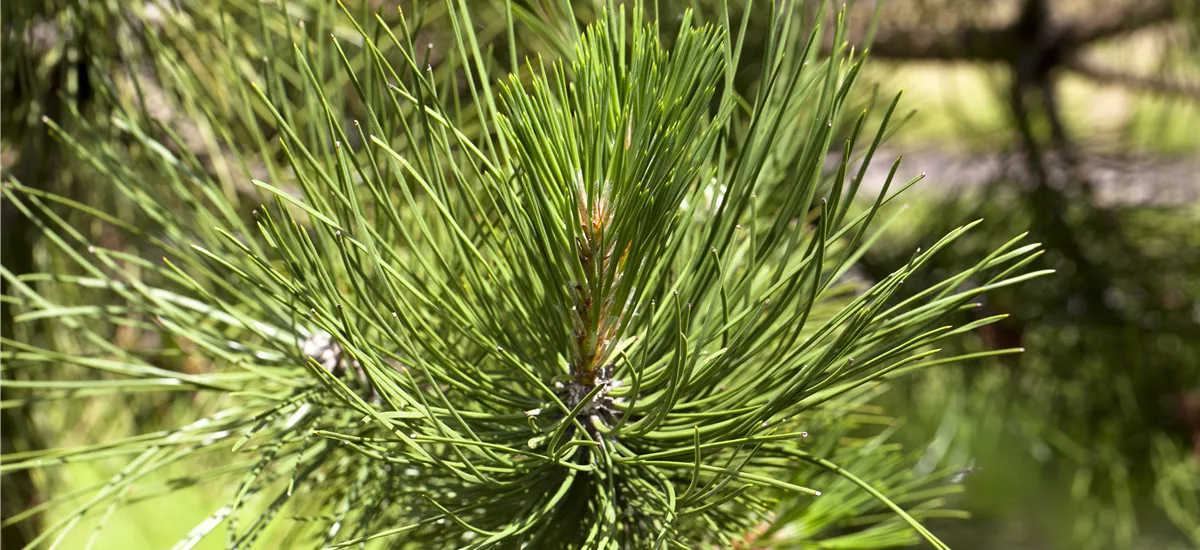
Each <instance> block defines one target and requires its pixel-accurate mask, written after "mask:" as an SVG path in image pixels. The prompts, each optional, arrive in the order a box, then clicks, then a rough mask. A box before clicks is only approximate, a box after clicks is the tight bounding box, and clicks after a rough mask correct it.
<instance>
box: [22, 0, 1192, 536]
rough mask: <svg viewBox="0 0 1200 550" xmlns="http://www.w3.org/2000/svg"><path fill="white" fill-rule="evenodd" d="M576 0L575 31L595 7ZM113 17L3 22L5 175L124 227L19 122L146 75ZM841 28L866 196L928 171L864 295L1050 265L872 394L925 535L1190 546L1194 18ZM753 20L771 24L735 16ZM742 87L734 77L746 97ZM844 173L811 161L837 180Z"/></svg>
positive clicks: (56, 9) (50, 428) (877, 15)
mask: <svg viewBox="0 0 1200 550" xmlns="http://www.w3.org/2000/svg"><path fill="white" fill-rule="evenodd" d="M577 3H578V4H580V5H581V6H583V7H581V9H580V14H581V15H580V16H581V18H583V17H586V14H587V13H588V10H587V9H586V5H588V4H590V3H589V2H577ZM760 3H761V2H760ZM123 4H124V3H106V2H86V1H80V2H21V1H17V0H13V1H9V2H5V3H4V5H3V14H2V15H3V33H4V43H3V47H4V53H3V61H4V63H3V95H2V96H0V108H2V109H3V125H2V126H0V144H2V149H0V159H2V170H3V172H4V173H5V174H8V175H12V176H15V177H16V178H17V179H19V180H20V181H22V182H25V183H26V184H29V185H34V186H40V187H41V188H44V189H52V190H55V191H58V192H62V193H66V194H67V195H69V196H72V197H74V198H76V199H77V200H80V201H84V202H87V203H89V204H95V205H98V206H101V207H106V208H108V207H111V208H114V209H118V210H119V208H120V204H116V203H110V198H109V197H107V196H106V195H105V193H106V192H105V190H104V189H103V188H98V187H96V186H92V185H89V182H88V179H87V175H86V170H82V169H80V168H79V166H80V163H79V162H78V161H77V160H71V159H69V158H67V155H66V153H65V152H64V151H63V150H62V148H61V146H60V145H58V144H56V143H55V142H53V140H51V139H50V138H49V137H48V136H47V135H46V132H45V131H44V128H43V127H42V126H41V125H40V124H39V122H40V119H41V117H42V116H48V117H50V118H52V119H55V120H60V119H64V118H69V117H67V116H66V115H67V114H68V113H70V112H72V111H78V112H80V113H82V114H83V116H101V115H102V113H97V112H94V111H95V110H98V109H102V107H100V105H101V104H102V102H101V101H99V100H98V99H97V97H96V94H97V86H95V81H96V79H101V78H104V79H109V78H111V77H113V74H114V73H117V72H121V71H124V72H125V73H127V74H132V73H136V72H137V71H139V70H142V66H141V65H139V64H138V63H139V61H138V60H137V58H136V57H135V56H132V55H131V54H130V53H129V50H127V49H125V47H124V46H123V44H124V43H125V42H126V41H132V42H136V37H137V35H138V31H137V28H138V25H141V24H153V22H154V17H155V14H156V13H161V11H159V10H169V9H171V6H170V5H169V3H168V2H163V3H161V4H159V3H158V2H148V3H145V4H144V5H138V7H136V8H129V7H125V6H123ZM371 4H373V6H371V7H380V8H386V7H388V5H389V4H392V2H372V3H371ZM402 4H404V5H405V6H409V5H410V4H411V2H402ZM521 4H531V3H530V2H521ZM532 4H534V5H540V4H541V3H538V2H532ZM546 4H553V3H546ZM713 4H715V2H711V1H709V0H694V1H676V2H667V1H663V2H660V3H659V9H660V10H661V14H662V18H663V21H664V26H667V27H669V26H670V24H671V21H674V20H675V19H673V16H672V15H671V14H675V13H679V12H680V11H681V10H682V9H684V8H688V7H692V8H695V9H696V10H698V12H699V13H700V14H702V15H703V14H708V17H709V18H710V19H711V18H712V17H715V16H714V15H712V14H713V13H714V12H713V10H714V7H713ZM409 9H414V8H411V7H410V8H409ZM735 9H740V8H737V7H736V6H735ZM734 16H735V17H740V15H737V14H736V13H735V14H734ZM480 20H481V21H483V22H484V23H483V24H485V25H486V24H489V23H488V21H489V19H488V18H486V17H481V18H480ZM847 21H848V28H849V39H850V40H851V42H853V43H860V44H867V43H869V44H870V49H869V52H870V54H869V55H870V56H871V58H872V61H871V63H869V64H868V69H866V71H865V77H866V80H867V83H868V85H866V86H860V87H859V90H860V92H861V96H862V97H859V98H857V99H856V101H859V102H861V103H862V104H863V105H864V106H866V105H869V104H877V103H885V104H886V102H888V101H890V99H891V95H892V93H894V91H895V90H899V89H903V90H904V94H903V98H902V100H901V103H900V106H899V108H898V110H897V112H896V115H895V116H896V117H897V119H899V120H903V124H901V125H898V127H897V128H896V129H895V131H893V132H892V133H891V135H890V136H889V139H888V140H887V141H886V142H885V144H884V145H883V148H882V149H881V151H880V152H879V153H877V155H876V157H877V159H883V160H877V161H876V162H875V163H874V164H873V166H872V168H871V170H872V171H871V172H869V173H868V177H867V179H866V181H867V182H868V183H870V184H873V185H879V184H881V183H882V181H883V179H884V176H885V175H886V170H887V168H888V165H889V163H890V161H891V160H892V159H894V158H895V157H897V156H901V155H903V158H904V160H903V163H902V164H901V174H904V175H909V176H911V175H914V174H917V173H920V172H925V173H926V174H927V177H926V179H925V180H924V181H923V182H922V183H920V184H918V185H917V186H916V187H915V188H914V189H913V190H912V191H911V192H909V193H908V195H907V199H906V200H907V203H908V207H909V210H910V212H909V214H908V215H907V217H905V218H904V220H903V222H902V223H898V224H894V225H892V226H891V228H890V229H889V231H888V233H887V234H886V235H885V237H884V239H883V241H882V242H881V243H880V244H879V246H877V247H875V249H874V250H873V252H872V253H870V254H868V255H867V256H866V257H865V258H864V259H863V261H862V265H861V266H860V267H861V269H860V272H861V273H862V275H863V276H864V277H867V278H882V277H883V276H884V275H886V274H887V273H889V272H891V271H892V270H893V269H895V268H896V267H898V266H899V265H901V264H903V262H904V261H906V260H907V259H908V257H909V255H910V254H911V253H912V251H913V250H914V249H915V248H917V247H919V246H927V245H929V244H932V242H933V240H934V239H936V238H937V237H939V236H941V235H943V234H945V233H946V232H947V231H949V230H950V229H952V228H953V227H956V226H958V225H961V224H962V223H963V222H965V221H968V220H972V219H978V218H982V219H984V220H985V223H983V224H981V225H980V226H979V227H978V228H976V229H975V230H974V231H973V232H972V233H971V234H970V235H969V236H968V237H967V238H964V239H961V240H960V241H958V242H957V244H956V245H955V246H954V247H952V249H951V250H950V251H949V253H947V254H943V255H941V256H940V257H939V260H938V261H940V262H941V264H940V265H938V266H936V269H934V270H931V271H929V272H927V274H928V276H929V277H930V280H938V278H939V277H940V276H941V274H944V273H948V272H952V271H954V270H957V269H961V268H962V267H963V266H966V265H972V264H973V260H974V259H977V258H978V257H980V256H981V255H982V254H985V253H986V252H987V251H989V250H992V249H994V248H995V247H996V246H998V245H999V244H1001V243H1003V242H1004V241H1006V240H1008V239H1009V238H1011V237H1012V236H1013V235H1014V234H1016V233H1019V232H1022V231H1029V232H1031V233H1032V235H1033V236H1034V238H1035V239H1036V240H1037V241H1040V242H1042V243H1044V245H1045V249H1046V253H1045V254H1044V255H1042V256H1041V257H1040V258H1039V259H1038V260H1037V267H1049V268H1053V269H1055V270H1057V274H1056V275H1054V276H1052V277H1044V278H1039V279H1036V280H1034V281H1032V282H1029V283H1026V284H1023V285H1020V286H1017V287H1012V288H1006V289H999V290H996V291H993V292H990V293H988V295H987V299H986V302H985V303H983V305H982V307H981V308H980V309H979V310H977V311H976V312H975V313H973V314H974V315H978V316H981V317H986V316H990V315H994V314H998V313H1008V314H1010V316H1009V317H1008V318H1007V319H1005V320H1004V321H1003V322H1001V323H998V324H995V325H990V326H988V327H987V328H986V330H984V331H980V332H978V333H976V334H973V335H971V336H969V337H967V338H963V339H962V340H960V341H958V342H957V343H956V344H955V345H957V346H960V347H961V349H960V350H957V351H960V352H970V351H982V350H987V349H1000V348H1009V347H1023V348H1025V350H1026V351H1025V353H1023V354H1021V355H1015V356H1004V357H1003V358H995V359H987V360H981V361H976V362H967V363H962V364H957V365H953V366H949V367H942V368H939V369H938V370H935V371H931V372H927V373H923V374H920V375H918V376H915V377H909V378H904V379H900V380H898V381H897V382H896V383H895V386H896V387H895V388H894V390H893V391H891V392H889V393H888V394H886V395H885V396H884V397H883V398H882V399H883V402H882V403H880V405H881V406H882V407H883V408H884V410H886V411H888V413H889V414H891V415H894V416H896V417H897V418H899V419H901V420H902V422H903V426H902V428H901V429H900V430H899V431H898V432H897V433H898V434H899V437H901V438H902V439H903V440H904V441H905V442H906V444H908V445H910V446H912V447H914V448H918V449H919V448H924V449H925V451H924V455H923V457H922V460H921V461H920V462H919V463H918V466H917V467H918V469H922V468H923V469H926V470H927V471H933V470H934V469H935V468H938V467H941V466H944V465H946V464H956V465H960V466H961V469H960V471H959V473H958V474H957V477H958V478H959V479H956V480H955V481H958V482H961V483H962V484H963V486H964V487H965V488H966V490H965V491H964V492H963V493H962V494H961V495H960V496H959V497H957V500H956V501H954V502H953V503H952V505H953V507H955V508H958V509H961V510H965V511H968V512H970V514H971V518H970V519H966V520H963V519H946V520H935V521H934V523H933V525H932V526H931V527H932V528H933V530H934V532H936V533H938V534H939V535H940V536H943V537H944V538H945V540H946V541H947V542H948V543H949V544H950V545H951V546H953V547H955V548H967V549H972V548H980V549H985V550H986V549H1002V548H1005V549H1007V548H1031V549H1046V550H1051V549H1071V548H1088V549H1090V548H1101V549H1103V548H1112V549H1160V548H1161V549H1169V548H1179V549H1186V548H1200V40H1198V36H1200V2H1196V0H889V1H883V2H879V3H876V2H863V1H860V2H856V3H854V4H853V5H851V6H849V7H848V8H847ZM755 24H765V21H760V20H759V18H758V15H757V14H752V17H751V25H755ZM434 28H435V29H436V27H434ZM751 32H753V29H751ZM431 33H433V34H432V35H431V36H433V37H434V38H436V31H431ZM744 55H745V56H749V57H750V58H753V56H755V55H761V52H755V51H754V50H753V49H752V48H751V49H749V50H747V51H746V52H744ZM498 57H504V56H498ZM430 61H431V62H432V63H434V64H436V62H437V59H436V56H435V57H434V58H433V59H431V60H430ZM753 80H754V78H753V75H752V74H747V75H746V82H747V84H746V85H747V86H748V87H751V86H753V85H754V82H753ZM876 91H877V92H878V93H877V94H876V93H874V92H876ZM130 93H135V91H133V90H131V91H130ZM136 93H140V94H145V97H146V99H145V100H144V104H145V105H146V106H147V110H148V114H150V115H153V116H156V117H172V116H178V113H171V112H157V113H156V112H153V111H154V108H155V102H154V91H153V90H137V91H136ZM878 111H880V109H875V110H874V111H873V112H878ZM873 116H874V115H873ZM178 129H179V131H180V132H181V133H186V132H187V131H189V127H187V125H186V124H180V125H179V127H178ZM202 134H203V132H197V136H196V137H195V139H197V140H201V141H202V140H203V139H204V137H205V136H204V135H202ZM184 137H185V140H186V137H187V136H186V135H185V136H184ZM839 153H840V151H831V155H830V159H831V167H832V166H834V165H835V163H836V159H837V155H838V154H839ZM213 163H214V166H216V168H214V169H219V162H218V160H216V159H214V160H213ZM876 171H878V173H876ZM905 179H907V178H905ZM3 208H4V209H3V229H2V237H3V245H2V248H0V252H2V254H3V264H4V266H5V268H7V269H9V270H10V271H11V272H13V273H16V274H20V273H28V272H33V271H40V270H52V269H53V265H52V262H53V261H54V259H53V258H49V257H45V256H43V255H41V254H40V252H39V251H40V249H39V246H38V242H37V239H36V237H35V236H36V231H34V228H33V227H32V226H31V222H30V221H29V220H28V219H26V218H24V217H23V216H20V215H18V213H17V212H15V211H13V208H12V205H11V204H9V203H7V202H5V204H4V206H3ZM48 264H49V265H48ZM927 282H928V281H912V282H911V283H909V284H906V287H907V288H909V289H910V291H911V290H913V289H919V288H923V287H924V286H926V284H927ZM3 308H4V311H3V319H2V320H0V324H2V326H3V331H4V337H5V338H10V339H11V338H17V337H22V336H20V335H17V334H16V333H15V332H14V331H15V330H16V329H14V324H13V322H12V313H11V312H10V307H9V303H8V302H4V303H3ZM23 330H34V331H36V330H38V329H37V327H36V326H34V327H26V328H25V329H23ZM24 337H28V335H25V336H24ZM38 337H39V338H43V339H50V340H53V339H60V338H66V337H65V336H61V335H55V334H40V335H39V336H38ZM128 337H129V338H130V341H129V342H128V344H129V345H131V346H133V345H138V342H137V341H136V335H134V334H132V333H131V334H130V335H128ZM64 345H68V346H69V345H70V344H69V342H65V341H64ZM175 366H176V367H177V368H203V365H197V364H192V363H183V362H181V363H179V364H177V365H175ZM22 375H23V374H21V373H14V372H11V371H7V370H6V371H5V377H6V378H11V377H17V378H19V377H20V376H22ZM189 406H193V404H191V403H189V402H186V401H179V400H178V399H164V400H162V401H161V402H159V403H156V404H154V406H152V407H143V408H139V409H138V410H137V411H133V410H130V411H124V412H120V411H118V412H114V411H111V410H107V409H105V410H103V411H98V410H91V409H89V408H88V407H87V405H86V404H82V405H79V406H78V408H74V409H71V410H69V411H62V410H54V409H46V408H42V409H37V408H20V409H17V408H14V407H11V406H8V405H0V415H3V426H2V430H3V433H2V435H3V445H4V449H3V452H4V453H5V454H8V453H13V452H21V451H24V450H28V449H33V448H38V447H40V446H44V445H47V444H51V443H53V444H62V443H63V442H72V441H79V440H81V438H82V436H83V435H84V434H88V433H91V432H94V431H95V430H120V429H122V426H129V425H138V426H141V427H142V429H145V427H146V426H156V425H159V424H162V425H170V422H169V419H170V418H171V417H172V415H177V414H180V412H181V411H182V410H186V408H187V407H189ZM31 411H33V412H31ZM119 466H120V464H119V462H117V463H114V464H105V463H96V464H89V465H86V466H78V467H68V468H64V469H63V470H62V471H60V472H59V475H57V476H56V477H55V478H54V479H43V478H41V477H39V476H40V474H34V475H30V474H22V473H16V474H12V475H6V476H5V477H4V480H3V481H4V486H3V491H2V497H3V502H4V517H5V519H8V518H11V517H13V516H14V515H19V514H20V513H21V511H22V510H24V509H26V508H27V507H28V506H29V504H30V503H36V502H42V501H44V500H45V499H46V498H48V495H49V494H50V493H51V492H53V493H55V494H63V493H66V492H70V491H72V490H75V489H78V488H81V487H86V486H89V485H92V484H95V483H97V482H100V481H101V480H103V479H105V478H107V477H108V476H109V475H111V474H112V471H113V470H112V468H119ZM106 468H107V469H106ZM210 501H211V498H210V495H208V494H207V493H206V492H205V490H204V489H203V488H197V489H189V490H188V491H186V492H185V493H184V494H183V495H182V496H178V497H177V498H174V499H172V500H171V501H170V505H169V506H163V505H161V503H160V501H153V500H148V501H146V502H145V503H141V504H138V505H136V506H134V507H132V508H129V509H127V510H123V511H120V512H117V514H118V517H116V518H115V519H114V520H113V522H112V523H111V524H110V526H109V528H108V529H109V530H110V531H111V532H113V533H115V535H113V537H115V538H113V539H112V540H120V541H122V547H124V548H163V547H169V546H170V545H171V544H172V543H173V542H174V541H175V540H176V539H177V538H178V536H179V535H180V534H181V533H182V532H186V530H187V529H189V528H190V527H191V526H193V525H195V524H196V523H197V522H199V521H200V520H202V519H203V518H204V517H205V516H206V515H207V514H208V513H209V510H210V509H211V506H210V505H209V504H208V503H209V502H210ZM48 514H50V515H52V514H53V512H48ZM26 535H27V534H25V533H22V532H20V530H19V528H17V527H14V528H5V529H4V538H3V541H2V544H3V546H4V547H5V548H9V547H12V548H20V547H21V546H22V545H21V544H20V541H21V540H27V539H23V538H22V537H24V536H26ZM72 542H73V541H67V543H66V544H67V545H70V544H71V543H72ZM222 542H223V541H222ZM79 543H80V544H82V541H79Z"/></svg>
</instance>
